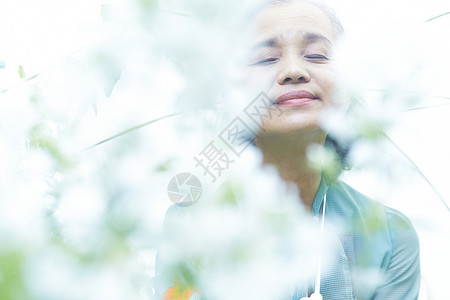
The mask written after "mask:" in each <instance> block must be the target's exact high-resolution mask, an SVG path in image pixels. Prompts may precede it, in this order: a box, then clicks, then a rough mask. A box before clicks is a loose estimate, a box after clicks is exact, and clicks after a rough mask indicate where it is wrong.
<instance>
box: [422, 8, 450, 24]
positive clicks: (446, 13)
mask: <svg viewBox="0 0 450 300" xmlns="http://www.w3.org/2000/svg"><path fill="white" fill-rule="evenodd" d="M448 14H450V12H449V11H448V12H445V13H443V14H440V15H438V16H435V17H432V18H430V19H428V20H426V21H425V22H424V23H427V22H430V21H433V20H436V19H437V18H440V17H443V16H445V15H448Z"/></svg>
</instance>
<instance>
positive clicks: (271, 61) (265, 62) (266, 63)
mask: <svg viewBox="0 0 450 300" xmlns="http://www.w3.org/2000/svg"><path fill="white" fill-rule="evenodd" d="M276 61H278V58H268V59H264V60H261V61H258V62H257V63H254V64H252V66H256V65H268V64H271V63H274V62H276Z"/></svg>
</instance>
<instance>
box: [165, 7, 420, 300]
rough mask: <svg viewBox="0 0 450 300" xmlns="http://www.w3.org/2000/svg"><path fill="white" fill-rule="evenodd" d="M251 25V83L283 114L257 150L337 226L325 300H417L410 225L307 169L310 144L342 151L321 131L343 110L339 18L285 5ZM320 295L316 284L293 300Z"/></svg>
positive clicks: (260, 13)
mask: <svg viewBox="0 0 450 300" xmlns="http://www.w3.org/2000/svg"><path fill="white" fill-rule="evenodd" d="M252 26H253V27H252V29H253V32H254V35H253V38H254V40H253V45H254V47H253V48H252V50H251V52H252V54H251V56H250V61H249V63H248V66H247V72H248V76H247V78H249V79H250V80H251V81H255V82H254V83H257V84H259V85H260V86H261V87H262V88H263V89H264V92H265V93H266V94H267V95H268V96H269V98H270V99H271V101H272V103H273V105H275V106H277V108H279V109H280V110H281V111H282V113H280V114H279V116H278V117H277V115H275V116H273V118H272V119H270V120H268V122H266V124H265V128H264V130H263V131H261V133H260V134H259V135H258V137H257V138H256V140H255V145H256V146H257V147H258V148H259V149H260V150H261V152H262V153H263V157H264V162H265V163H267V164H271V165H274V166H275V167H276V168H277V169H278V171H279V173H280V175H281V177H282V178H283V179H284V180H286V181H289V182H292V183H294V184H295V185H296V186H297V187H298V190H299V191H300V198H301V200H302V201H303V203H304V204H305V207H306V208H307V209H308V210H309V211H311V213H312V215H314V216H319V217H320V216H321V215H322V212H323V210H324V209H325V207H324V200H325V199H326V218H325V219H326V222H327V224H335V225H336V232H337V233H336V234H337V236H338V238H339V239H338V240H339V242H340V245H339V247H338V249H337V253H335V254H334V256H333V257H334V263H333V264H332V269H331V270H329V275H328V276H326V277H325V278H322V284H321V289H320V294H321V295H322V296H323V299H374V300H382V299H383V300H384V299H398V300H400V299H402V300H403V299H405V300H406V299H408V300H409V299H417V297H418V292H419V286H420V270H419V268H420V266H419V243H418V238H417V234H416V232H415V230H414V228H413V227H412V225H411V223H410V222H409V220H408V219H407V218H406V217H405V216H404V215H402V214H401V213H399V212H398V211H395V210H393V209H391V208H388V207H384V206H382V205H381V204H378V203H376V202H374V201H372V200H370V199H368V198H367V197H366V196H364V195H362V194H360V193H359V192H357V191H355V190H354V189H352V188H351V187H349V186H348V185H346V184H344V183H342V182H341V181H339V180H338V179H337V178H329V177H326V176H323V174H322V173H321V172H320V171H317V170H316V169H313V168H311V167H310V166H309V164H308V160H307V155H306V153H307V147H308V146H309V145H311V144H313V143H315V144H322V145H325V146H326V147H329V148H330V146H331V148H332V149H334V150H336V149H339V147H336V145H337V144H338V143H336V142H333V140H332V139H331V138H330V137H329V136H328V134H327V132H325V131H324V130H323V129H322V128H321V127H320V126H319V118H320V116H321V113H322V112H323V111H324V109H327V108H330V107H333V106H339V105H341V104H338V103H337V102H336V101H335V100H334V97H333V96H334V94H335V92H336V90H337V88H338V87H337V86H336V85H337V81H336V77H337V75H336V72H335V69H334V65H333V58H332V55H333V47H334V46H335V44H336V42H337V40H338V39H339V37H340V36H341V35H342V34H343V29H342V26H341V24H340V22H339V20H338V19H337V18H336V16H335V15H334V13H333V12H332V11H331V10H330V9H329V8H328V7H326V6H324V5H323V4H321V3H318V2H313V1H305V0H299V1H296V0H285V1H272V2H270V4H269V5H265V6H263V7H261V8H260V9H258V10H257V12H256V13H255V14H254V18H253V20H252ZM344 109H345V108H344ZM338 153H339V154H340V156H341V158H343V157H344V155H345V153H344V154H343V152H342V151H338ZM374 220H376V222H374ZM374 224H375V225H374ZM313 292H314V285H313V283H311V284H310V285H309V287H306V288H305V289H297V290H296V291H295V292H294V294H293V295H291V296H292V298H291V299H300V298H302V297H309V296H311V294H313ZM318 292H319V291H316V293H318ZM171 293H172V294H173V288H172V290H171V289H169V290H167V291H166V292H165V296H164V299H179V297H181V298H183V297H184V299H189V297H190V296H191V294H192V293H191V292H187V294H185V295H184V296H180V295H178V296H177V298H173V297H172V298H171ZM230 300H231V299H230Z"/></svg>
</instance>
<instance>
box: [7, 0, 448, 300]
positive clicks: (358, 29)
mask: <svg viewBox="0 0 450 300" xmlns="http://www.w3.org/2000/svg"><path fill="white" fill-rule="evenodd" d="M104 2H109V1H106V0H0V91H2V90H4V89H6V88H8V87H10V86H11V85H14V84H16V83H18V82H19V81H20V78H19V75H18V72H17V71H18V67H19V65H22V66H23V67H24V70H25V72H26V74H27V76H30V75H33V74H36V73H39V72H41V71H45V70H46V69H48V68H51V67H52V66H53V65H55V64H58V62H59V61H60V60H61V59H62V58H64V57H67V56H69V55H70V54H72V53H74V52H76V51H78V50H80V49H83V47H85V46H87V45H89V44H90V42H91V41H92V40H93V39H95V36H96V32H95V30H94V29H95V28H96V26H94V25H95V24H98V22H100V18H99V14H100V4H101V3H104ZM328 2H329V3H330V4H331V6H332V7H333V8H334V9H335V10H336V12H337V14H338V15H339V16H340V18H341V20H342V22H343V25H344V27H345V28H346V30H347V34H348V36H349V40H350V45H352V43H355V44H358V45H361V44H363V45H365V48H364V47H361V49H363V50H359V51H366V52H367V53H366V54H364V53H359V54H361V55H362V56H361V57H362V59H364V57H372V58H375V61H376V62H381V63H382V64H383V63H384V64H387V65H392V68H391V69H388V70H389V72H392V74H389V75H392V76H393V77H396V76H397V77H404V76H409V75H408V74H409V73H408V71H409V70H410V66H408V63H407V61H408V59H409V58H410V56H411V55H412V53H413V54H419V55H421V58H420V59H419V60H420V61H422V62H423V63H424V64H425V65H426V67H425V68H423V69H420V72H423V75H422V77H420V78H422V80H423V81H422V82H421V83H422V86H421V87H418V90H419V91H422V92H427V93H429V94H433V95H442V96H447V97H450V88H449V85H448V80H449V78H450V71H449V70H450V54H449V53H450V15H447V16H444V17H442V18H439V19H436V20H434V21H432V22H429V23H427V24H424V21H425V20H427V19H430V18H432V17H435V16H437V15H440V14H443V13H446V12H449V11H450V3H449V1H448V0H427V1H423V0H422V1H417V0H415V1H410V0H394V1H393V0H378V1H361V0H333V1H331V0H330V1H328ZM399 37H403V38H404V40H403V39H402V38H400V39H399ZM374 39H377V40H378V41H379V42H378V43H377V44H376V46H375V47H373V40H374ZM414 45H421V46H420V47H416V46H414ZM358 48H359V49H360V47H358ZM356 65H359V64H356ZM359 68H361V66H359ZM374 70H375V69H374ZM383 70H384V71H386V69H383ZM354 72H355V73H356V74H358V75H359V74H360V72H365V73H364V74H365V75H363V77H364V76H366V77H367V78H366V79H368V80H369V81H370V80H372V81H371V82H372V83H373V87H376V86H377V81H376V79H374V78H371V77H370V76H374V77H376V76H377V75H379V74H377V70H375V71H374V72H373V73H372V72H368V71H367V67H366V70H364V71H361V69H358V66H354ZM402 72H405V73H402ZM384 75H386V74H384ZM355 80H357V79H355ZM437 100H438V99H430V101H431V102H432V103H435V102H436V101H437ZM440 101H441V102H443V100H440ZM447 101H448V100H447ZM446 111H447V112H448V111H449V110H448V109H447V110H446ZM440 112H441V113H443V112H444V111H443V110H440ZM424 115H427V116H426V118H424V116H423V115H422V116H419V117H417V119H414V117H411V118H410V120H409V122H414V120H417V122H416V124H415V131H414V130H413V132H412V133H411V132H410V133H409V135H405V134H403V135H400V137H399V138H400V139H401V140H400V141H399V142H400V143H402V144H403V145H405V147H408V148H410V149H413V150H415V151H412V153H410V154H411V155H412V156H413V157H414V158H415V159H417V161H418V163H419V165H421V166H423V168H424V171H425V172H427V174H429V176H430V177H432V179H433V180H434V182H436V185H437V186H438V187H439V188H440V189H442V193H443V194H445V196H446V197H448V198H450V193H449V192H448V182H447V181H448V180H447V178H448V170H449V169H450V159H449V158H448V153H450V151H449V150H450V145H449V144H448V142H444V143H442V140H448V134H447V133H444V132H445V129H448V128H449V124H448V121H447V123H442V122H443V121H446V119H448V114H446V115H443V116H439V118H440V119H439V120H442V121H438V122H439V123H438V124H435V125H434V126H435V127H433V128H436V131H433V132H430V130H425V129H424V128H425V127H424V126H425V125H424V124H428V125H430V123H431V125H433V124H432V123H433V122H435V123H436V122H437V121H436V119H435V118H436V114H433V113H425V114H424ZM446 116H447V117H446ZM408 118H409V117H408ZM410 124H412V123H410ZM438 130H440V131H438ZM443 134H445V135H443ZM417 135H419V136H422V138H423V139H424V141H426V143H427V145H428V146H427V148H426V149H430V148H431V151H435V152H433V153H435V155H437V156H438V157H440V159H441V161H436V160H434V161H433V160H431V159H430V157H429V155H427V153H428V152H424V151H423V150H422V151H418V150H420V149H424V148H423V147H424V145H423V143H422V144H417V140H416V137H417ZM439 142H440V143H441V144H438V143H439ZM430 145H432V146H430ZM442 145H444V146H442ZM436 149H438V150H436ZM442 160H443V161H442ZM438 166H440V168H438ZM442 166H446V167H442ZM436 170H441V171H440V172H439V171H438V172H436ZM372 188H373V187H372ZM368 190H370V187H369V189H368ZM448 202H449V203H450V201H448ZM432 205H437V206H438V204H437V203H434V204H432ZM441 212H442V210H441ZM410 213H411V214H414V211H410ZM430 213H433V212H430ZM433 214H434V213H433ZM448 216H449V215H448V214H443V215H441V216H440V217H441V218H445V217H448ZM430 217H431V216H430ZM445 224H446V225H443V226H447V225H448V222H447V223H445ZM419 231H420V230H419ZM419 233H420V234H421V238H422V243H423V242H425V241H426V242H429V243H430V244H432V246H433V247H434V246H435V247H436V249H437V248H438V246H439V249H440V250H439V251H437V252H436V253H437V254H438V255H437V256H435V255H434V254H433V253H432V251H433V249H432V248H430V247H428V248H427V247H424V251H423V252H424V255H426V257H427V258H426V259H424V260H423V263H424V264H425V265H424V271H425V272H424V275H425V276H426V280H428V284H429V285H430V287H431V288H432V289H433V293H434V295H435V297H436V298H433V299H450V294H449V292H448V288H447V285H448V282H445V280H447V281H448V278H449V277H448V276H447V275H445V274H446V273H442V272H443V271H441V270H442V268H443V267H444V266H445V267H446V271H448V269H450V261H449V260H448V259H445V256H447V257H448V251H449V250H450V244H449V243H450V242H449V241H447V242H444V244H439V243H440V241H441V239H442V238H443V237H445V238H446V239H447V240H448V236H449V233H450V228H444V229H443V231H442V235H433V234H427V233H426V232H425V233H423V232H419ZM442 246H444V247H442ZM430 256H435V259H434V260H430V259H429V257H430ZM441 259H444V260H443V261H441ZM442 264H444V265H442ZM422 299H427V298H425V297H423V298H422ZM430 299H432V298H430Z"/></svg>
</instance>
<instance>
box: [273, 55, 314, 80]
mask: <svg viewBox="0 0 450 300" xmlns="http://www.w3.org/2000/svg"><path fill="white" fill-rule="evenodd" d="M310 80H311V77H310V75H309V73H308V70H307V68H306V66H305V64H304V62H302V61H301V59H299V58H295V59H289V60H285V61H284V62H283V63H282V64H281V70H280V73H279V77H278V84H280V85H284V84H294V83H306V82H309V81H310Z"/></svg>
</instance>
